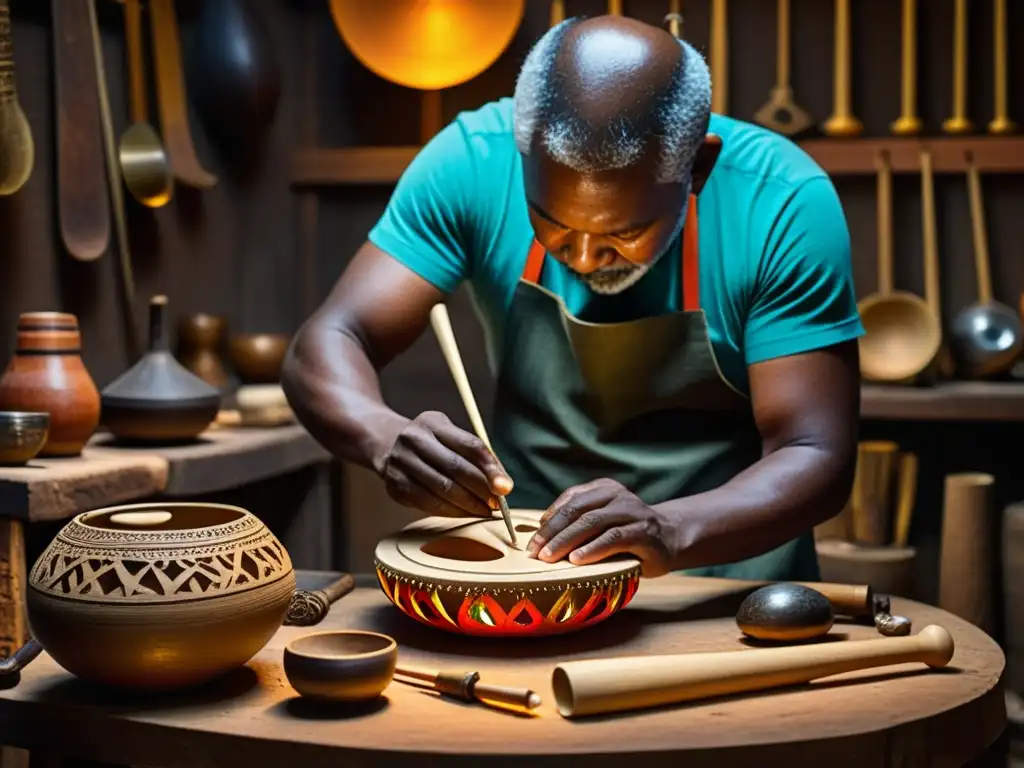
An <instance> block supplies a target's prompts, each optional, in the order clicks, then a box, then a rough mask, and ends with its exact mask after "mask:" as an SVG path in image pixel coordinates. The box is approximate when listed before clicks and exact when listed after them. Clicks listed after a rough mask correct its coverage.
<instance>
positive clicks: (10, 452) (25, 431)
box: [0, 411, 50, 467]
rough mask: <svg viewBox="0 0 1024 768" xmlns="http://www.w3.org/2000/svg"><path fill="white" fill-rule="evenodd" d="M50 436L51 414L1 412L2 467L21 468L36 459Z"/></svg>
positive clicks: (0, 457) (0, 445) (0, 462)
mask: <svg viewBox="0 0 1024 768" xmlns="http://www.w3.org/2000/svg"><path fill="white" fill-rule="evenodd" d="M49 434H50V414H48V413H33V412H29V411H0V465H2V466H7V467H11V466H19V465H22V464H25V463H27V462H28V461H29V460H30V459H33V458H35V456H36V454H38V453H39V451H41V450H42V449H43V446H44V445H45V444H46V438H47V437H48V436H49Z"/></svg>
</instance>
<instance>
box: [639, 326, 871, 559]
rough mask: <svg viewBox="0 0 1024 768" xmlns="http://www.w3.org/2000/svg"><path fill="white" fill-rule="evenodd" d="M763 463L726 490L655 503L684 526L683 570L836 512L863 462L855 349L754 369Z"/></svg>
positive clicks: (748, 553) (767, 545)
mask: <svg viewBox="0 0 1024 768" xmlns="http://www.w3.org/2000/svg"><path fill="white" fill-rule="evenodd" d="M750 393H751V399H752V403H753V408H754V417H755V420H756V421H757V426H758V429H759V430H760V432H761V437H762V440H763V444H764V448H763V457H762V458H761V460H760V461H758V462H757V463H756V464H754V465H753V466H751V467H749V468H748V469H746V470H745V471H744V472H741V473H740V474H739V475H737V476H736V477H735V478H733V479H732V480H731V481H729V482H728V483H726V484H725V485H723V486H722V487H721V488H718V489H715V490H713V491H708V492H707V493H701V494H697V495H695V496H690V497H687V498H684V499H676V500H673V501H668V502H665V503H664V504H659V505H657V508H659V509H663V510H664V511H665V512H666V513H669V514H671V515H672V516H673V517H675V519H676V520H677V521H678V523H679V528H678V530H679V532H680V534H681V535H682V536H683V537H684V539H685V540H684V541H681V542H679V547H678V549H677V551H678V552H679V553H680V556H681V562H679V563H677V564H676V565H677V567H679V568H693V567H700V566H705V565H717V564H720V563H727V562H734V561H736V560H744V559H747V558H749V557H754V556H756V555H759V554H761V553H763V552H767V551H769V550H771V549H774V548H775V547H777V546H781V545H782V544H784V543H785V542H787V541H789V540H791V539H793V538H794V537H796V536H798V535H800V534H802V533H805V532H806V531H808V530H810V529H811V528H812V527H813V526H815V525H817V524H819V523H822V522H824V521H825V520H828V519H829V518H831V517H833V516H834V515H836V514H838V513H839V512H840V511H841V509H842V507H843V505H844V504H845V503H846V500H847V498H848V496H849V493H850V488H851V486H852V483H853V474H854V469H855V466H856V455H857V430H858V422H859V418H860V374H859V359H858V351H857V342H856V341H851V342H845V343H843V344H839V345H837V346H835V347H831V348H828V349H824V350H820V351H816V352H809V353H806V354H801V355H793V356H790V357H782V358H778V359H775V360H769V361H766V362H763V363H758V364H756V365H753V366H751V367H750Z"/></svg>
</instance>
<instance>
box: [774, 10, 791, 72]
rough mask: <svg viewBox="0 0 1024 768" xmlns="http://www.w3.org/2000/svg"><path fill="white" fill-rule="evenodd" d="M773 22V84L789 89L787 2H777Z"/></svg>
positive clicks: (788, 21) (788, 22)
mask: <svg viewBox="0 0 1024 768" xmlns="http://www.w3.org/2000/svg"><path fill="white" fill-rule="evenodd" d="M776 16H777V18H776V21H775V84H776V86H778V87H779V88H788V87H789V79H790V74H789V25H790V20H789V0H778V8H777V11H776Z"/></svg>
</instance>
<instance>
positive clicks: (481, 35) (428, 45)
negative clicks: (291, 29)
mask: <svg viewBox="0 0 1024 768" xmlns="http://www.w3.org/2000/svg"><path fill="white" fill-rule="evenodd" d="M524 7H525V0H486V1H485V2H481V0H383V2H382V1H381V0H331V15H332V16H333V17H334V23H335V26H337V28H338V32H339V33H340V34H341V38H342V40H344V41H345V45H347V46H348V48H349V50H351V51H352V54H353V55H354V56H355V57H356V58H357V59H359V61H360V62H361V63H362V64H363V66H365V67H366V68H367V69H369V70H370V71H372V72H374V73H375V74H377V75H379V76H380V77H383V78H384V79H386V80H390V81H391V82H394V83H398V84H399V85H404V86H407V87H409V88H418V89H420V90H425V91H427V90H440V89H442V88H449V87H451V86H453V85H458V84H459V83H464V82H466V81H467V80H471V79H472V78H474V77H476V76H477V75H479V74H480V73H481V72H483V71H484V70H485V69H487V68H488V67H489V66H491V64H493V63H494V62H495V61H496V60H497V58H498V57H499V56H500V55H501V54H502V52H503V51H504V50H505V49H506V48H507V47H508V45H509V43H510V42H512V38H513V36H514V35H515V33H516V30H517V29H518V28H519V23H520V21H521V20H522V18H523V10H524Z"/></svg>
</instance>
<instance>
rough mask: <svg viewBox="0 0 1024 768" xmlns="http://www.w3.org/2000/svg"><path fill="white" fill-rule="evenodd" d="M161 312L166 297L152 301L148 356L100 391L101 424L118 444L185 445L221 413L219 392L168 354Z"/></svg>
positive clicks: (163, 317) (164, 306)
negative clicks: (101, 392) (101, 404)
mask: <svg viewBox="0 0 1024 768" xmlns="http://www.w3.org/2000/svg"><path fill="white" fill-rule="evenodd" d="M166 311H167V297H166V296H155V297H153V299H152V301H151V302H150V306H149V343H150V349H149V352H147V353H146V355H145V356H144V357H143V358H142V359H141V360H139V362H137V363H136V364H135V365H134V366H132V367H131V368H130V369H129V370H128V371H126V372H125V373H123V374H121V376H120V377H119V378H118V379H116V380H115V381H114V382H112V383H111V384H110V385H109V386H107V388H106V389H104V390H103V396H102V402H103V415H102V422H103V426H105V427H106V428H107V429H109V430H110V431H111V433H113V434H114V436H115V437H117V438H118V439H119V440H121V441H123V442H129V443H148V444H164V445H166V444H173V443H181V442H188V441H190V440H193V439H195V438H196V437H197V436H198V435H199V433H201V432H202V431H203V430H205V429H206V428H207V427H208V426H210V424H211V423H212V422H213V420H214V419H216V418H217V411H218V410H219V409H220V400H221V395H220V392H218V391H217V390H216V389H214V388H213V387H211V386H210V385H209V384H207V383H206V382H205V381H203V380H202V379H200V378H199V377H198V376H196V375H195V374H193V373H190V372H189V371H188V370H186V369H185V367H184V366H182V365H181V363H179V362H178V361H177V360H175V359H174V357H173V356H172V355H171V353H170V351H169V349H168V345H167V326H166V322H165V320H166Z"/></svg>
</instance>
